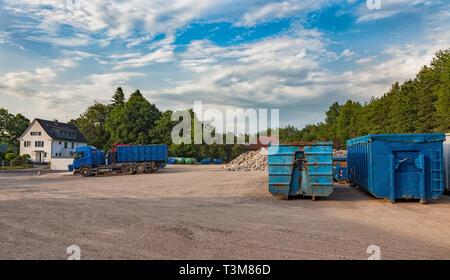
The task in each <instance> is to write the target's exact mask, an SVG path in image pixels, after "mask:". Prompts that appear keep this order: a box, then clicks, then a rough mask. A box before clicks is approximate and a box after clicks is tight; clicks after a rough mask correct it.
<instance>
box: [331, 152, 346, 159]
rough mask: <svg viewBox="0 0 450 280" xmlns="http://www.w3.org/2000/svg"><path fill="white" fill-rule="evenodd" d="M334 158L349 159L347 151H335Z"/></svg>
mask: <svg viewBox="0 0 450 280" xmlns="http://www.w3.org/2000/svg"><path fill="white" fill-rule="evenodd" d="M333 157H334V158H346V157H347V150H334V151H333Z"/></svg>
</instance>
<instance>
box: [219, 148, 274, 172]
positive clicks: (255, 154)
mask: <svg viewBox="0 0 450 280" xmlns="http://www.w3.org/2000/svg"><path fill="white" fill-rule="evenodd" d="M268 157H269V153H268V151H267V149H265V148H263V149H260V150H258V151H250V152H247V153H244V154H242V155H240V156H238V157H237V158H235V159H234V160H232V161H231V162H230V163H228V164H227V165H226V166H225V167H224V168H226V169H228V170H230V171H267V169H268V166H269V162H268V160H269V159H268Z"/></svg>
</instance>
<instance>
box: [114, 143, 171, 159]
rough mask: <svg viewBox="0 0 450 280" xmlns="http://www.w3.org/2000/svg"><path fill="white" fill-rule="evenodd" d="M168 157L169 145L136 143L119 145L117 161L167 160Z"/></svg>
mask: <svg viewBox="0 0 450 280" xmlns="http://www.w3.org/2000/svg"><path fill="white" fill-rule="evenodd" d="M167 159H168V153H167V145H164V144H163V145H145V146H144V145H135V146H118V147H117V162H118V163H122V162H145V161H159V162H166V161H167Z"/></svg>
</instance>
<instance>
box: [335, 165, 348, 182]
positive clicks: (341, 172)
mask: <svg viewBox="0 0 450 280" xmlns="http://www.w3.org/2000/svg"><path fill="white" fill-rule="evenodd" d="M347 179H348V168H347V166H342V165H341V163H337V164H336V181H346V180H347Z"/></svg>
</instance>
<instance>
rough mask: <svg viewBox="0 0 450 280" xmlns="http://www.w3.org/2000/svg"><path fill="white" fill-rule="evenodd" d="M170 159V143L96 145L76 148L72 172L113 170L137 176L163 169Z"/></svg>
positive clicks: (91, 173) (84, 172) (98, 172)
mask: <svg viewBox="0 0 450 280" xmlns="http://www.w3.org/2000/svg"><path fill="white" fill-rule="evenodd" d="M167 160H168V152H167V145H165V144H162V145H114V148H113V149H112V150H111V151H109V152H105V151H101V150H97V149H96V148H95V147H92V146H84V147H78V148H76V149H75V153H74V160H73V164H71V165H69V171H72V173H73V175H78V174H80V175H81V176H83V177H90V176H95V175H103V174H110V173H123V174H125V175H133V174H136V173H153V172H155V171H157V170H158V169H160V168H163V167H164V166H165V165H166V163H167Z"/></svg>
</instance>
